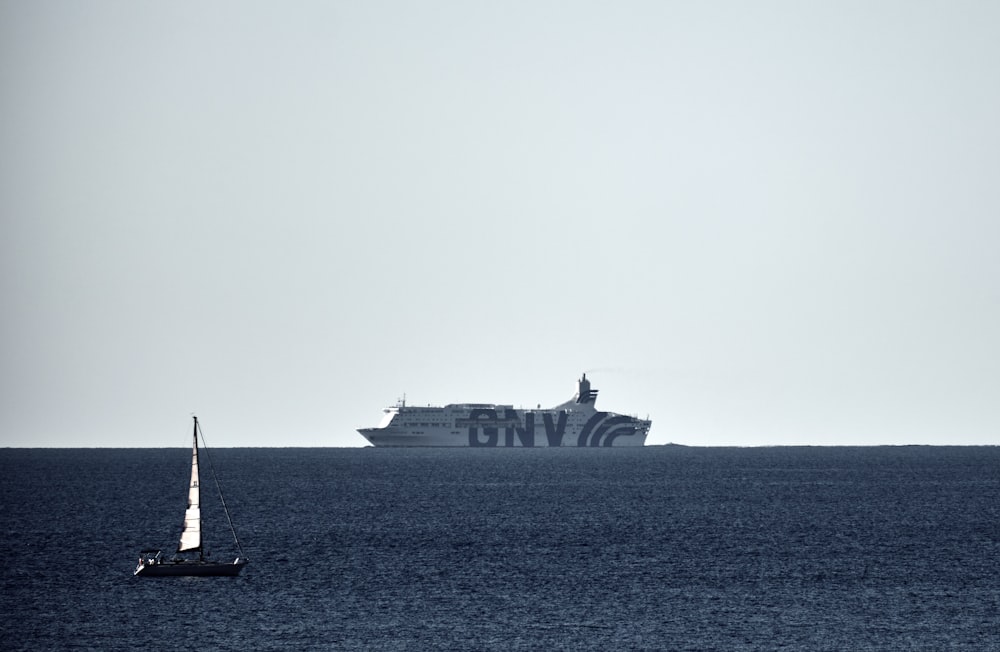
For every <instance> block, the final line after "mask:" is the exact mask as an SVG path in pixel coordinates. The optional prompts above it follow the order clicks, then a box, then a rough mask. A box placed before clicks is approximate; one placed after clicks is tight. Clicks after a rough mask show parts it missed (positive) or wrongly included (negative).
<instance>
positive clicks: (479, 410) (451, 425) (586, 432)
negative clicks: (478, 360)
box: [358, 374, 652, 448]
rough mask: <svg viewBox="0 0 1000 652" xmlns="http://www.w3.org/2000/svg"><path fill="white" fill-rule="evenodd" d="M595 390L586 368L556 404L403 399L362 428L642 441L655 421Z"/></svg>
mask: <svg viewBox="0 0 1000 652" xmlns="http://www.w3.org/2000/svg"><path fill="white" fill-rule="evenodd" d="M596 402H597V390H596V389H591V387H590V381H589V380H587V374H583V376H582V377H581V378H580V380H578V381H577V386H576V394H575V395H574V396H573V398H572V399H570V400H568V401H566V402H565V403H563V404H562V405H557V406H556V407H554V408H548V409H542V408H541V407H540V406H539V408H538V409H535V410H525V409H516V410H515V409H514V406H512V405H493V404H488V403H456V404H451V405H445V406H444V407H413V406H410V405H407V404H406V401H405V399H404V400H401V401H399V402H398V403H397V404H396V405H394V406H392V407H387V408H385V409H384V410H383V412H384V413H385V414H384V416H383V417H382V422H381V423H379V424H378V425H377V426H375V427H374V428H360V429H359V430H358V432H360V433H361V434H362V435H363V436H364V438H365V439H367V440H368V441H369V442H371V443H372V445H374V446H478V447H524V448H531V447H548V446H581V447H583V446H593V447H598V446H642V445H643V444H644V443H645V442H646V435H648V434H649V427H650V425H651V424H652V422H651V421H650V420H649V419H639V418H637V417H634V416H627V415H624V414H615V413H614V412H599V411H598V410H597V408H596V407H595V403H596Z"/></svg>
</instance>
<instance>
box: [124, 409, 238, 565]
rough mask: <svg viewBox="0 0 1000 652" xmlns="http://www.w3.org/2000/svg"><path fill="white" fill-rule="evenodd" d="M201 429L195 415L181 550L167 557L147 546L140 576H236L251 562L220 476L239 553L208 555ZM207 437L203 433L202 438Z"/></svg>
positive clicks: (230, 527) (223, 504)
mask: <svg viewBox="0 0 1000 652" xmlns="http://www.w3.org/2000/svg"><path fill="white" fill-rule="evenodd" d="M200 432H201V428H200V427H199V426H198V417H194V443H193V444H192V445H191V484H190V486H189V487H188V506H187V510H186V511H185V512H184V528H183V529H182V530H181V540H180V544H179V545H178V546H177V554H176V555H174V556H172V557H171V558H169V559H167V558H166V557H164V555H163V551H162V550H158V549H154V548H147V549H145V550H143V551H142V552H141V553H140V555H139V565H138V566H136V567H135V573H134V575H137V576H140V577H176V576H192V575H194V576H220V575H221V576H229V577H232V576H235V575H239V573H240V571H241V570H243V567H244V566H246V565H247V564H248V563H250V560H249V559H247V558H246V556H245V555H244V554H243V547H242V546H241V545H240V540H239V538H237V536H236V528H235V527H233V519H232V517H230V516H229V508H228V507H226V499H225V498H224V497H223V496H222V486H221V485H220V484H219V479H218V477H216V478H215V486H216V487H217V488H218V490H219V499H220V500H221V501H222V508H223V510H224V511H225V512H226V518H227V519H228V520H229V529H230V530H232V532H233V540H234V541H235V542H236V549H237V550H238V551H239V555H237V557H236V559H235V560H234V561H230V562H222V561H210V560H208V559H205V552H204V549H203V548H202V538H201V487H200V481H199V478H198V434H199V433H200ZM204 438H205V437H204V435H202V441H204ZM209 465H210V466H211V459H209ZM212 475H213V477H215V468H214V467H212ZM182 553H186V555H184V556H182ZM194 553H197V554H198V556H197V557H192V556H190V555H193V554H194Z"/></svg>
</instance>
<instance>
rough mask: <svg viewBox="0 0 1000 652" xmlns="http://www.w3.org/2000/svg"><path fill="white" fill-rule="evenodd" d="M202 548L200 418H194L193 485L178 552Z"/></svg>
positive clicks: (190, 490)
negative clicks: (199, 480) (199, 461)
mask: <svg viewBox="0 0 1000 652" xmlns="http://www.w3.org/2000/svg"><path fill="white" fill-rule="evenodd" d="M185 550H201V490H200V489H199V487H198V418H197V417H195V420H194V444H192V446H191V486H190V488H189V489H188V506H187V510H186V511H185V512H184V530H183V531H182V532H181V542H180V545H179V546H177V552H184V551H185Z"/></svg>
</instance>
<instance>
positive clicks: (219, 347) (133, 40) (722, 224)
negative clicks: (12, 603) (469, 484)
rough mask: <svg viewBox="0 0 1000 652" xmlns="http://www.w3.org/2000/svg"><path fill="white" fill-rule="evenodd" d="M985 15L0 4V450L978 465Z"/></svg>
mask: <svg viewBox="0 0 1000 652" xmlns="http://www.w3.org/2000/svg"><path fill="white" fill-rule="evenodd" d="M998 34H1000V3H997V2H995V1H993V0H987V1H984V2H967V1H956V0H946V1H941V2H919V1H914V0H905V1H900V2H879V1H877V0H863V1H858V2H849V1H837V2H808V1H806V2H803V1H800V0H789V1H787V2H743V1H737V2H694V1H690V2H667V1H650V2H628V1H625V2H572V3H567V2H563V1H561V0H560V1H557V2H544V1H542V2H539V1H536V0H532V1H530V2H471V1H468V0H456V1H454V2H444V1H443V2H434V1H428V2H402V1H397V2H377V1H372V0H358V1H356V2H332V1H322V2H281V3H274V2H261V3H252V2H246V1H242V0H241V1H238V2H131V1H121V2H104V1H89V2H76V1H68V2H56V1H49V2H33V1H24V2H11V1H10V0H2V2H0V91H2V92H0V216H2V223H0V226H2V231H0V272H2V274H0V297H2V304H3V310H2V318H0V325H2V332H0V334H2V340H0V342H2V349H0V446H86V447H91V446H95V447H96V446H184V445H186V444H187V437H188V431H189V430H188V429H189V424H190V415H191V414H192V413H197V414H198V415H199V416H200V418H201V420H202V424H203V426H204V429H205V433H206V435H207V436H208V440H209V444H210V445H214V446H358V445H362V444H364V440H363V439H362V438H361V436H360V435H358V434H357V433H356V432H354V429H355V428H358V427H363V426H371V425H375V424H376V423H377V422H378V421H379V419H380V417H381V408H382V407H384V406H385V405H391V404H393V403H394V402H395V401H396V399H397V398H398V397H400V396H402V395H403V394H404V393H405V394H406V397H407V400H408V401H409V402H410V403H412V404H428V403H430V404H435V405H438V404H444V403H448V402H462V401H469V402H497V403H509V404H514V405H515V406H521V405H524V406H528V405H530V406H534V405H535V404H538V403H541V404H542V405H543V406H546V405H550V406H551V405H555V404H558V403H560V402H562V401H564V400H566V399H568V398H569V397H570V396H571V395H572V394H573V392H574V390H575V380H576V379H577V378H578V377H579V375H580V373H581V372H584V371H586V372H588V376H589V377H590V378H591V379H592V381H593V384H594V387H595V388H598V389H600V391H601V395H600V398H599V401H598V406H599V407H601V408H603V409H606V410H613V411H616V412H624V413H633V414H638V415H639V416H643V417H644V416H646V415H649V417H650V418H652V420H653V428H652V431H651V433H650V436H649V439H648V443H652V444H656V443H666V442H676V443H682V444H690V445H765V444H906V443H918V444H925V443H927V444H947V443H961V444H997V443H1000V117H998V116H1000V38H998Z"/></svg>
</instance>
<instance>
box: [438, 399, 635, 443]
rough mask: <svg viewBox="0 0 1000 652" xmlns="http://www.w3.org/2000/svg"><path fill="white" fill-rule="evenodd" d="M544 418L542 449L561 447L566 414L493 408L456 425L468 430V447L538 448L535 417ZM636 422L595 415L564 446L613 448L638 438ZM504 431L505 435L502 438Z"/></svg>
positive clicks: (484, 409) (475, 410)
mask: <svg viewBox="0 0 1000 652" xmlns="http://www.w3.org/2000/svg"><path fill="white" fill-rule="evenodd" d="M536 415H540V416H541V417H542V425H543V426H544V428H545V443H544V444H541V445H547V446H562V445H563V438H564V437H565V435H566V420H567V413H566V411H565V410H560V411H558V412H541V413H537V412H526V413H525V414H524V416H523V419H524V420H523V421H522V419H521V416H520V415H518V414H517V412H516V411H515V410H512V409H507V408H503V410H502V412H501V413H500V414H498V413H497V410H496V409H494V408H475V409H473V410H472V411H471V412H469V417H468V418H467V419H459V420H457V421H456V423H455V425H456V426H458V427H468V429H469V446H480V447H497V446H505V447H513V446H524V447H526V448H531V447H534V446H535V425H536V424H535V416H536ZM634 424H635V419H633V418H632V417H627V416H623V415H615V414H611V413H609V412H595V413H594V414H593V416H591V417H590V419H589V420H588V421H587V423H586V424H584V426H583V428H582V429H581V430H580V434H579V436H578V437H577V438H576V441H575V442H573V441H568V442H566V444H565V445H567V446H573V445H574V444H575V445H576V446H612V445H613V442H614V440H615V439H617V438H618V437H629V436H632V435H634V434H635V432H636V428H635V425H634ZM501 431H502V434H501Z"/></svg>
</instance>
